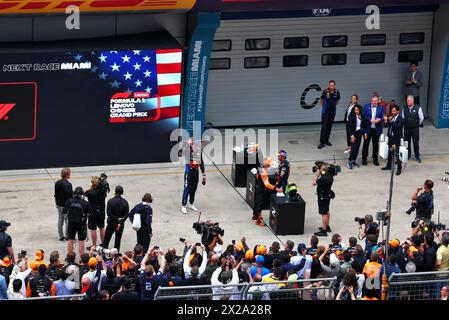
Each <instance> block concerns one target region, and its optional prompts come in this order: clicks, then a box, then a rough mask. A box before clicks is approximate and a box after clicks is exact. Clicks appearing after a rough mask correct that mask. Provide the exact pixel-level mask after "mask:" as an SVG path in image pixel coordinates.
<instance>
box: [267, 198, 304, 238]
mask: <svg viewBox="0 0 449 320" xmlns="http://www.w3.org/2000/svg"><path fill="white" fill-rule="evenodd" d="M305 213H306V203H305V202H304V200H303V198H301V196H299V201H296V202H293V201H288V200H287V197H277V196H276V195H272V196H271V197H270V218H269V219H270V227H271V229H273V232H274V233H275V234H278V235H287V234H288V235H290V234H304V218H305Z"/></svg>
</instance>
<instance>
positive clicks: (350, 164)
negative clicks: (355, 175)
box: [348, 161, 352, 170]
mask: <svg viewBox="0 0 449 320" xmlns="http://www.w3.org/2000/svg"><path fill="white" fill-rule="evenodd" d="M348 169H349V170H352V162H351V161H349V162H348Z"/></svg>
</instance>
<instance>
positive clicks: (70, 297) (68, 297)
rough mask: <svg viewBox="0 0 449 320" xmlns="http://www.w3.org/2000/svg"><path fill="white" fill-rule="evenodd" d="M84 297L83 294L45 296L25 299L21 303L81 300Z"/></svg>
mask: <svg viewBox="0 0 449 320" xmlns="http://www.w3.org/2000/svg"><path fill="white" fill-rule="evenodd" d="M85 296H86V294H85V293H83V294H71V295H65V296H45V297H33V298H25V299H23V301H28V300H82V299H83V298H84V297H85Z"/></svg>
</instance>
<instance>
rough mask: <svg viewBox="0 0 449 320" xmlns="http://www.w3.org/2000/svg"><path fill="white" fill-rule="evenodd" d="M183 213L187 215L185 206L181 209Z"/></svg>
mask: <svg viewBox="0 0 449 320" xmlns="http://www.w3.org/2000/svg"><path fill="white" fill-rule="evenodd" d="M181 212H182V213H184V214H187V208H186V207H185V206H182V207H181Z"/></svg>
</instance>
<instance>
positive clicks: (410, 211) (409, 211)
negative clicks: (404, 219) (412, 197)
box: [405, 203, 416, 214]
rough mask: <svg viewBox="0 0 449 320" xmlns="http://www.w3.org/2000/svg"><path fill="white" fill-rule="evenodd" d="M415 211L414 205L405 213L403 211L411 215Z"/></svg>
mask: <svg viewBox="0 0 449 320" xmlns="http://www.w3.org/2000/svg"><path fill="white" fill-rule="evenodd" d="M415 210H416V203H412V204H411V206H410V209H408V210H407V211H405V213H406V214H412V212H413V211H415Z"/></svg>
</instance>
